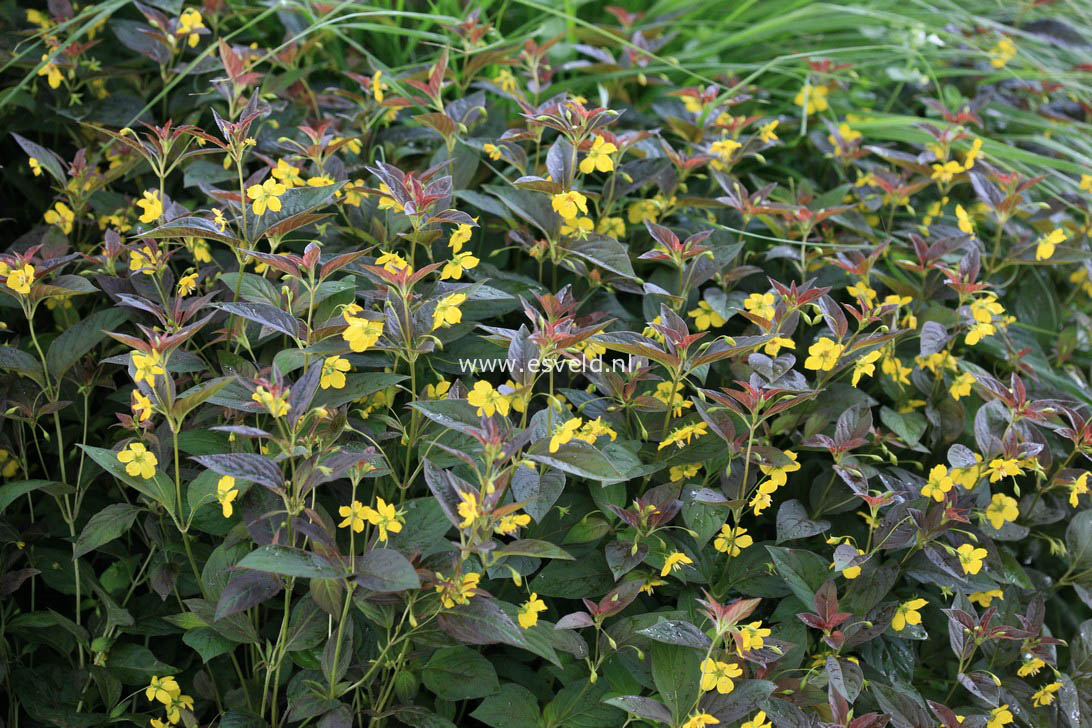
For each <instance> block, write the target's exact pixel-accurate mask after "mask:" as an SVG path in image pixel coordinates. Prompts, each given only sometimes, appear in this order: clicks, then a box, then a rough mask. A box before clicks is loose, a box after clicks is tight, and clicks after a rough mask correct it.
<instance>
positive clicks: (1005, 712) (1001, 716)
mask: <svg viewBox="0 0 1092 728" xmlns="http://www.w3.org/2000/svg"><path fill="white" fill-rule="evenodd" d="M1013 720H1014V718H1013V715H1012V711H1011V710H1009V704H1008V703H1004V704H1002V705H998V706H997V707H996V708H994V709H993V710H991V711H990V720H989V722H988V723H986V728H1003V726H1006V725H1008V724H1009V723H1011V722H1013Z"/></svg>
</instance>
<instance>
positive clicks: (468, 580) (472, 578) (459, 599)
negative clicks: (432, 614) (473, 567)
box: [436, 572, 482, 609]
mask: <svg viewBox="0 0 1092 728" xmlns="http://www.w3.org/2000/svg"><path fill="white" fill-rule="evenodd" d="M436 578H437V580H438V583H437V584H436V591H437V592H438V593H439V594H440V601H441V603H442V604H443V605H444V608H445V609H451V608H452V607H454V606H455V605H456V604H466V603H467V602H469V601H470V598H471V597H472V596H474V590H475V589H477V588H478V582H479V581H480V580H481V578H482V575H481V574H476V573H474V572H471V573H469V574H463V577H462V579H460V580H459V581H458V582H450V581H447V580H445V579H444V576H443V574H436Z"/></svg>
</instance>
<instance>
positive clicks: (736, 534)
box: [713, 523, 754, 556]
mask: <svg viewBox="0 0 1092 728" xmlns="http://www.w3.org/2000/svg"><path fill="white" fill-rule="evenodd" d="M753 543H754V539H753V538H751V537H750V536H749V535H747V529H746V528H743V527H742V526H736V527H735V528H732V527H731V526H729V525H728V524H727V523H725V524H724V525H723V526H721V527H720V533H719V534H718V535H717V537H716V539H714V541H713V548H715V549H716V550H717V551H720V552H721V553H725V554H728V555H729V556H739V555H740V553H741V552H742V551H743V549H745V548H747V547H748V546H750V545H751V544H753Z"/></svg>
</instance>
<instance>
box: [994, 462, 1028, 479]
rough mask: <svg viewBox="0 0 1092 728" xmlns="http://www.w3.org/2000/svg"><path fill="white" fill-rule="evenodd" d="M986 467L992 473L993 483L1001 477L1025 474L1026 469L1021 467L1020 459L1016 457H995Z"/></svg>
mask: <svg viewBox="0 0 1092 728" xmlns="http://www.w3.org/2000/svg"><path fill="white" fill-rule="evenodd" d="M986 469H987V470H988V471H989V473H990V482H991V483H996V482H997V481H999V480H1001V478H1006V477H1010V476H1011V477H1013V478H1015V477H1016V476H1017V475H1023V474H1024V469H1023V468H1021V467H1020V461H1019V460H1017V459H1015V458H1008V459H1005V458H994V459H993V460H991V461H990V464H989V465H987V466H986Z"/></svg>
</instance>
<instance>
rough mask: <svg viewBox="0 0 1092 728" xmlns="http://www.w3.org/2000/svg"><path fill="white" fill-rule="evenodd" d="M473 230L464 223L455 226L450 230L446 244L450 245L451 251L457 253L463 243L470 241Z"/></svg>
mask: <svg viewBox="0 0 1092 728" xmlns="http://www.w3.org/2000/svg"><path fill="white" fill-rule="evenodd" d="M473 231H474V228H473V227H471V226H470V225H468V224H466V223H463V224H461V225H458V226H456V227H455V229H454V230H453V231H452V232H451V237H450V238H448V240H447V244H448V246H450V247H451V252H453V253H458V252H459V251H460V250H462V249H463V245H465V244H466V243H468V242H470V236H471V234H472V233H473Z"/></svg>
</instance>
